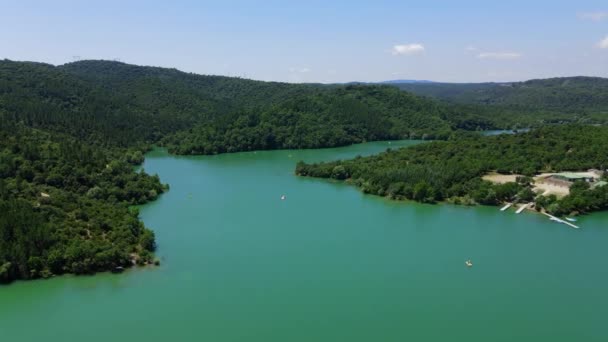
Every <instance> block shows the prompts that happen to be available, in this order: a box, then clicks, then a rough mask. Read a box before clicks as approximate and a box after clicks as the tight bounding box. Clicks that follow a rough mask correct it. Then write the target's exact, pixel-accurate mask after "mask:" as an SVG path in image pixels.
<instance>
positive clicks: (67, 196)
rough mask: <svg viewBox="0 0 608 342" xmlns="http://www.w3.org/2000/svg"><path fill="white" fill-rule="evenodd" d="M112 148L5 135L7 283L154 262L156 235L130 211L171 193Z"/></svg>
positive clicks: (2, 182)
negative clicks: (136, 206) (15, 280)
mask: <svg viewBox="0 0 608 342" xmlns="http://www.w3.org/2000/svg"><path fill="white" fill-rule="evenodd" d="M142 161H143V154H142V153H141V151H136V150H121V149H105V148H100V147H96V146H94V145H88V144H86V143H83V142H82V141H78V140H76V139H74V138H72V137H69V136H65V135H59V134H50V133H48V132H43V131H40V130H38V129H33V128H30V127H25V126H23V125H22V124H11V123H7V122H3V123H2V127H1V129H0V212H2V215H1V216H0V282H8V281H11V280H14V279H32V278H39V277H49V276H51V275H57V274H62V273H76V274H87V273H94V272H97V271H107V270H113V269H116V268H117V267H128V266H130V265H131V264H132V263H133V262H135V263H140V264H145V263H150V262H153V251H154V249H155V241H154V233H153V232H152V231H151V230H149V229H147V228H146V227H144V225H143V224H142V222H141V221H139V219H138V213H137V211H136V210H133V209H130V208H129V206H131V205H134V204H142V203H146V202H147V201H151V200H154V199H155V198H156V197H157V196H158V195H160V194H161V193H163V192H164V191H165V189H166V187H165V186H163V185H162V184H161V183H160V180H159V178H158V177H157V176H149V175H147V174H145V173H144V172H135V171H134V165H136V164H138V163H141V162H142Z"/></svg>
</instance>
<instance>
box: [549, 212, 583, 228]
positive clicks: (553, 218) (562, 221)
mask: <svg viewBox="0 0 608 342" xmlns="http://www.w3.org/2000/svg"><path fill="white" fill-rule="evenodd" d="M541 214H543V215H545V216H548V217H549V218H550V219H551V220H553V221H555V222H559V223H563V224H567V225H569V226H570V227H572V228H575V229H579V228H580V227H579V226H577V225H575V224H573V223H570V222H568V221H565V220H562V219H560V218H557V217H555V216H553V215H551V214H548V213H546V212H544V211H541Z"/></svg>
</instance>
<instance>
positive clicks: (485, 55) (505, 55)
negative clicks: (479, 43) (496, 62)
mask: <svg viewBox="0 0 608 342" xmlns="http://www.w3.org/2000/svg"><path fill="white" fill-rule="evenodd" d="M521 56H522V54H521V53H517V52H482V53H480V54H478V55H477V58H479V59H502V60H506V59H518V58H521Z"/></svg>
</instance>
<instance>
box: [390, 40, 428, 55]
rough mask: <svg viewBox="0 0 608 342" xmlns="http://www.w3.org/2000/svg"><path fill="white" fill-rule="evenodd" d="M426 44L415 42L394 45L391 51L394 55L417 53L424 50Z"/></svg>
mask: <svg viewBox="0 0 608 342" xmlns="http://www.w3.org/2000/svg"><path fill="white" fill-rule="evenodd" d="M424 50H425V49H424V46H423V45H422V44H418V43H414V44H401V45H393V49H392V50H391V53H392V54H393V55H394V56H397V55H406V56H409V55H414V54H417V53H422V52H424Z"/></svg>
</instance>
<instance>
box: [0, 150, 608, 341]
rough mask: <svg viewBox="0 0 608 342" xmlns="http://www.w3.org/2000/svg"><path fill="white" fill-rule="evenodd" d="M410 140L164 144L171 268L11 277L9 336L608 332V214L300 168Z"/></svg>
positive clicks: (158, 216) (148, 211) (480, 337)
mask: <svg viewBox="0 0 608 342" xmlns="http://www.w3.org/2000/svg"><path fill="white" fill-rule="evenodd" d="M408 144H412V142H393V143H392V144H390V145H389V144H388V143H387V142H376V143H368V144H362V145H356V146H351V147H345V148H337V149H324V150H299V151H267V152H255V153H254V152H251V153H237V154H226V155H219V156H200V157H177V156H171V155H168V154H166V153H165V152H164V151H162V150H156V151H154V152H152V153H149V154H148V155H147V159H146V162H145V165H144V168H145V170H146V171H147V172H149V173H158V174H159V175H160V177H161V180H162V181H163V182H165V183H169V184H170V186H171V190H170V191H169V192H168V193H166V194H165V195H163V196H161V197H160V199H159V200H157V201H156V202H153V203H150V204H148V205H146V206H143V207H142V208H141V217H142V219H143V220H144V222H145V223H146V225H147V226H148V227H150V228H151V229H153V230H154V231H155V232H156V237H157V242H158V246H159V248H158V252H157V255H158V256H159V257H160V258H161V260H162V265H161V266H160V267H157V268H154V267H151V268H141V269H135V270H130V271H128V272H125V273H123V274H120V275H113V274H100V275H96V276H88V277H73V276H67V277H58V278H54V279H51V280H42V281H31V282H17V283H14V284H12V285H9V286H3V287H0V341H213V342H224V341H264V342H270V341H281V342H285V341H303V342H304V341H306V342H310V341H332V342H337V341H366V342H369V341H442V342H445V341H451V342H453V341H467V342H471V341H484V342H485V341H509V342H512V341H535V342H540V341H550V342H560V341H568V342H570V341H608V328H606V326H607V325H606V323H607V322H608V248H607V247H608V226H607V225H608V213H599V214H593V215H589V216H585V217H582V218H580V219H579V222H578V224H579V225H580V226H581V227H582V229H580V230H575V229H571V228H568V227H567V226H565V225H560V224H557V223H553V222H551V221H549V220H547V219H546V218H545V217H543V216H540V215H535V214H530V213H523V214H520V215H516V214H515V213H514V212H513V211H509V212H500V211H499V210H498V208H495V207H472V208H471V207H459V206H452V205H422V204H416V203H409V202H394V201H389V200H386V199H383V198H379V197H374V196H369V195H364V194H362V193H361V192H359V191H358V190H357V189H355V188H354V187H350V186H348V185H345V184H341V183H337V182H331V181H325V180H317V179H310V178H299V177H296V176H294V175H293V170H294V167H295V163H296V162H297V161H298V160H305V161H309V162H310V161H321V160H333V159H340V158H352V157H354V156H356V155H358V154H361V155H368V154H372V153H377V152H380V151H383V150H384V149H386V148H387V147H397V146H405V145H408ZM281 195H285V196H286V199H285V200H281V199H280V197H281ZM469 258H470V259H472V260H473V263H474V266H473V267H472V268H470V269H469V268H467V267H465V265H464V261H465V260H466V259H469Z"/></svg>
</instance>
